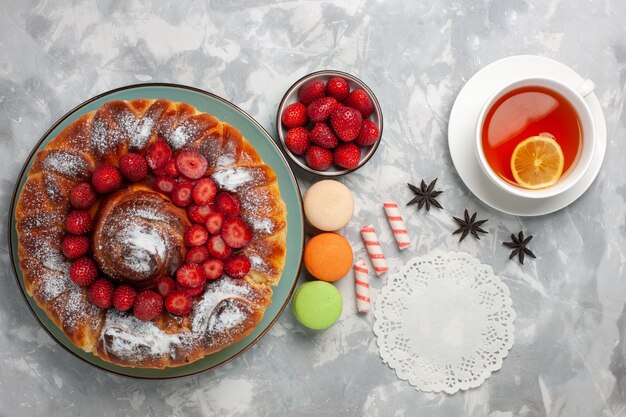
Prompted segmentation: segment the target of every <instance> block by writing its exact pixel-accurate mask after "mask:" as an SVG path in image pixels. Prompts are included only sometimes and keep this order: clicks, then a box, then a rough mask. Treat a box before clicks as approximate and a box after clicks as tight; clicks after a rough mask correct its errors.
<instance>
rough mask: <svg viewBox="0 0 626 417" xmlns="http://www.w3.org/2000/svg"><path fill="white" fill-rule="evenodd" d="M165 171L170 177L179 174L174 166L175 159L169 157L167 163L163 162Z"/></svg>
mask: <svg viewBox="0 0 626 417" xmlns="http://www.w3.org/2000/svg"><path fill="white" fill-rule="evenodd" d="M165 173H166V174H167V175H169V176H170V177H172V178H176V177H178V176H179V175H180V172H179V171H178V168H176V160H174V159H170V160H169V161H167V164H165Z"/></svg>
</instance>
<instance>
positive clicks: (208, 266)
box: [202, 259, 224, 279]
mask: <svg viewBox="0 0 626 417" xmlns="http://www.w3.org/2000/svg"><path fill="white" fill-rule="evenodd" d="M202 269H204V275H205V276H206V279H218V278H219V277H221V276H222V272H224V263H223V262H222V261H221V260H219V259H209V260H208V261H204V263H203V264H202Z"/></svg>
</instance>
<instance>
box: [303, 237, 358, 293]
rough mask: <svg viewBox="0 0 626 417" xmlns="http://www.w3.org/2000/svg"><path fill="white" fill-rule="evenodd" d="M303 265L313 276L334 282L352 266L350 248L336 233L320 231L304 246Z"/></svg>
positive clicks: (343, 238) (344, 239)
mask: <svg viewBox="0 0 626 417" xmlns="http://www.w3.org/2000/svg"><path fill="white" fill-rule="evenodd" d="M304 265H305V266H306V269H307V270H308V271H309V273H310V274H311V275H313V276H314V277H315V278H317V279H320V280H322V281H327V282H335V281H337V280H339V279H340V278H342V277H343V276H345V275H346V274H347V273H348V271H350V268H351V267H352V248H351V247H350V243H348V241H347V240H346V238H345V237H343V236H341V235H339V234H337V233H321V234H319V235H317V236H315V237H314V238H313V239H311V240H309V243H307V245H306V247H305V248H304Z"/></svg>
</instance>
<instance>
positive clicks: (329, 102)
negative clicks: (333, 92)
mask: <svg viewBox="0 0 626 417" xmlns="http://www.w3.org/2000/svg"><path fill="white" fill-rule="evenodd" d="M336 105H337V100H336V99H335V98H334V97H322V98H318V99H317V100H315V101H314V102H313V103H311V104H309V105H308V106H307V108H306V114H307V116H309V119H311V120H312V121H313V122H315V123H317V122H323V121H324V120H326V119H328V118H329V117H330V114H331V113H332V111H333V109H334V108H335V106H336Z"/></svg>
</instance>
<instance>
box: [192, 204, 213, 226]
mask: <svg viewBox="0 0 626 417" xmlns="http://www.w3.org/2000/svg"><path fill="white" fill-rule="evenodd" d="M211 212H212V206H211V205H210V204H207V205H206V206H197V205H195V204H192V205H190V206H187V217H189V220H191V221H192V222H193V223H198V224H204V223H205V222H206V221H207V219H208V218H209V215H210V214H211Z"/></svg>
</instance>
